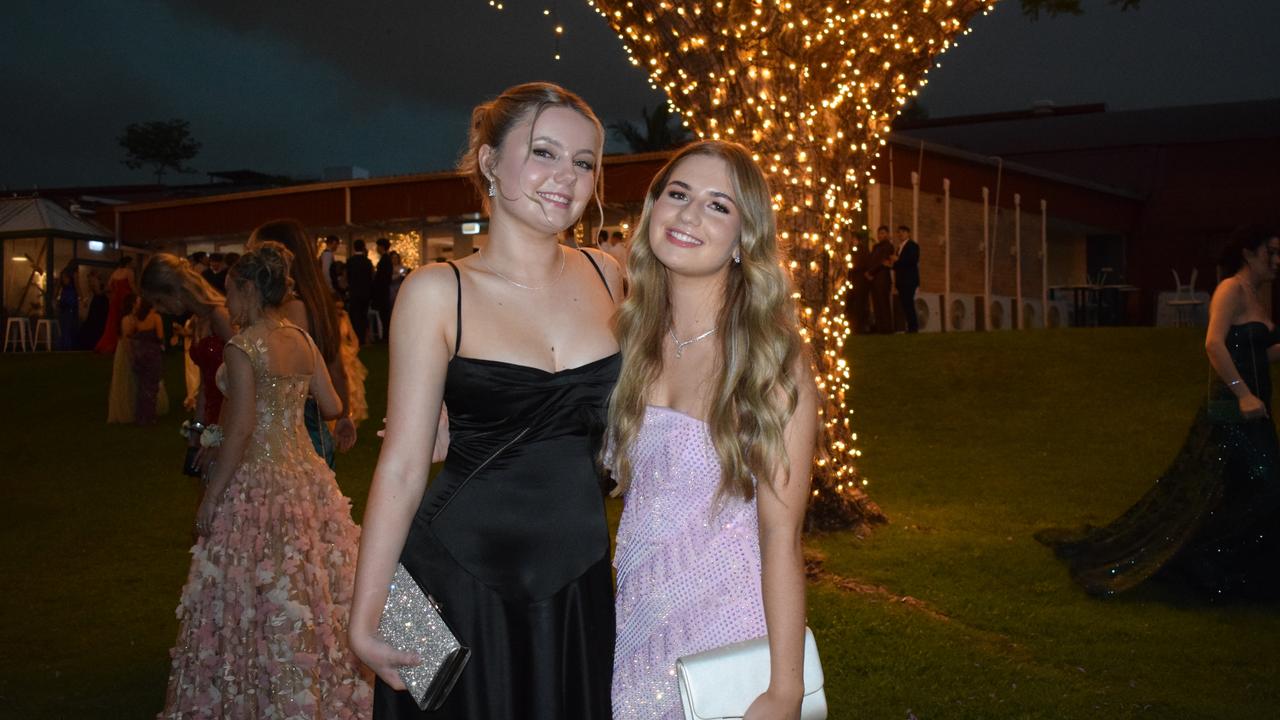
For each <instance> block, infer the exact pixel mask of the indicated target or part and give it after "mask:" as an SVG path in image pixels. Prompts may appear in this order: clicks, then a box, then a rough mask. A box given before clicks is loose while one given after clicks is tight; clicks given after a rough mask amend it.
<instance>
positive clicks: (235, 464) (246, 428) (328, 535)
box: [160, 242, 372, 720]
mask: <svg viewBox="0 0 1280 720" xmlns="http://www.w3.org/2000/svg"><path fill="white" fill-rule="evenodd" d="M290 259H291V257H290V253H289V252H288V250H286V249H284V248H283V247H282V246H281V245H279V244H278V243H272V242H268V243H263V244H262V245H261V246H260V247H259V248H258V249H257V250H254V251H251V252H249V253H247V254H245V255H244V256H243V257H242V258H241V259H240V261H239V262H238V263H236V265H235V266H234V267H232V268H231V271H230V272H229V274H228V277H227V302H228V304H229V306H230V310H231V313H232V316H233V317H234V318H235V320H236V321H237V322H238V323H239V325H240V327H241V328H242V329H241V331H240V332H239V334H237V335H236V336H234V337H233V338H231V341H230V342H229V343H228V344H227V350H226V353H225V367H226V371H225V382H224V385H225V386H224V394H225V396H226V398H225V404H224V406H223V413H222V416H223V423H224V427H223V434H224V435H225V439H224V440H223V442H222V448H221V452H220V453H219V454H218V457H217V459H216V460H215V461H214V463H213V465H212V468H211V470H210V472H209V484H208V488H207V490H206V491H205V494H204V499H203V501H202V502H201V504H200V510H199V512H198V514H197V520H196V529H197V532H198V533H199V539H198V540H197V542H196V545H195V547H194V548H193V549H192V561H191V570H190V574H189V575H188V579H187V584H186V586H185V587H184V588H183V591H182V599H181V602H180V604H179V606H178V618H179V619H180V621H181V626H180V629H179V631H178V641H177V644H176V645H175V646H174V648H173V650H172V652H171V656H172V665H171V669H170V674H169V687H168V692H167V694H166V698H165V708H164V711H163V712H161V713H160V717H161V718H165V719H168V718H173V719H175V720H176V719H177V718H268V717H279V718H326V719H329V718H336V719H349V718H366V717H368V716H369V715H370V712H371V709H370V703H371V700H372V692H371V689H370V686H369V683H368V681H367V679H366V677H365V675H364V671H363V668H362V667H361V666H360V662H359V660H358V659H356V657H355V655H354V654H352V653H351V651H350V650H349V648H348V646H347V641H346V636H347V618H348V613H349V607H350V602H351V589H352V584H353V581H354V572H355V561H356V552H357V545H358V542H359V529H358V528H357V527H356V525H355V523H354V522H352V520H351V514H350V513H351V503H350V501H349V500H348V499H347V498H346V497H344V496H343V495H342V493H341V491H340V490H339V489H338V486H337V483H336V482H335V480H334V476H333V472H332V471H331V470H329V468H328V467H327V466H325V464H324V461H323V460H322V459H320V457H319V456H318V455H316V453H315V451H314V450H313V449H312V447H311V440H310V438H309V437H308V436H307V431H306V427H305V425H304V424H303V419H302V414H303V405H304V404H305V402H306V399H307V396H308V394H311V395H314V396H315V398H316V401H317V403H318V405H319V407H320V410H321V412H323V413H324V414H325V415H328V416H335V415H337V414H338V412H339V411H340V410H341V407H342V404H341V401H340V399H339V398H338V395H337V393H336V392H335V391H334V389H333V384H332V383H331V382H330V381H329V375H328V373H327V372H326V371H325V364H324V360H323V359H322V357H321V355H320V351H319V350H318V349H317V348H316V346H315V343H314V342H312V340H311V338H310V337H309V336H308V335H307V334H306V333H304V332H302V331H301V330H300V329H299V328H298V327H297V326H296V325H293V324H292V323H290V322H289V321H288V320H287V319H286V318H285V316H284V312H283V311H282V310H281V307H280V305H281V303H282V302H283V301H284V300H285V298H286V297H287V294H288V288H289V261H290Z"/></svg>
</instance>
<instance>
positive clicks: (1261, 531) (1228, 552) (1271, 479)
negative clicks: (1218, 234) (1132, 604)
mask: <svg viewBox="0 0 1280 720" xmlns="http://www.w3.org/2000/svg"><path fill="white" fill-rule="evenodd" d="M1224 264H1225V265H1226V266H1227V268H1226V269H1227V270H1228V271H1229V272H1230V271H1234V274H1232V275H1231V276H1230V277H1228V278H1226V279H1225V280H1223V281H1222V282H1221V283H1219V284H1218V287H1217V289H1216V290H1215V291H1214V293H1213V300H1212V302H1211V303H1210V306H1209V330H1208V333H1207V335H1206V337H1205V351H1206V354H1207V355H1208V357H1209V364H1210V366H1211V367H1212V369H1213V375H1214V377H1213V380H1212V382H1211V386H1210V392H1209V396H1208V402H1206V404H1205V405H1204V406H1202V407H1201V408H1200V410H1199V412H1198V413H1196V418H1195V422H1193V423H1192V425H1191V431H1190V433H1189V434H1188V436H1187V440H1186V442H1185V443H1183V446H1182V450H1181V452H1179V453H1178V456H1177V458H1175V459H1174V461H1173V464H1172V465H1171V466H1170V467H1169V469H1168V470H1167V471H1165V474H1164V475H1163V476H1162V477H1161V478H1160V479H1159V481H1158V482H1156V484H1155V485H1154V486H1153V487H1152V488H1151V490H1149V491H1147V494H1146V495H1144V496H1143V497H1142V499H1140V500H1139V501H1138V502H1137V503H1136V504H1135V505H1134V506H1133V507H1131V508H1129V510H1127V511H1126V512H1125V513H1124V514H1123V515H1121V516H1120V517H1119V518H1117V519H1116V520H1115V521H1113V522H1112V523H1111V524H1110V525H1107V526H1106V527H1091V526H1086V527H1084V528H1080V529H1076V530H1063V529H1054V530H1044V531H1041V532H1040V533H1038V534H1037V535H1036V538H1037V539H1038V540H1040V541H1041V542H1043V543H1044V544H1046V545H1049V546H1050V547H1052V548H1053V549H1054V550H1055V552H1057V554H1058V557H1059V558H1061V559H1062V560H1063V562H1065V563H1066V564H1067V567H1068V568H1069V569H1070V571H1071V576H1072V578H1073V579H1075V581H1076V582H1077V583H1079V584H1080V585H1082V586H1083V587H1084V589H1085V590H1086V591H1088V592H1089V593H1090V594H1093V595H1101V596H1110V595H1114V594H1116V593H1118V592H1122V591H1125V590H1128V589H1130V588H1133V587H1135V586H1137V585H1139V584H1140V583H1142V582H1143V581H1145V580H1147V579H1148V578H1150V577H1152V576H1153V575H1156V574H1161V575H1170V576H1181V577H1183V578H1185V579H1186V580H1188V581H1190V582H1191V583H1192V584H1193V585H1195V586H1196V587H1198V588H1199V589H1201V590H1202V591H1204V592H1205V593H1206V594H1207V595H1208V596H1209V597H1211V598H1218V597H1227V596H1241V595H1252V596H1258V595H1267V594H1270V593H1272V592H1274V590H1275V586H1276V583H1277V577H1276V572H1275V561H1276V559H1277V557H1278V555H1277V552H1278V551H1280V542H1277V540H1278V538H1277V537H1276V535H1277V533H1278V532H1280V475H1278V474H1277V471H1276V460H1277V456H1280V445H1278V444H1277V439H1276V428H1275V423H1274V422H1273V420H1272V418H1271V367H1270V363H1271V362H1272V361H1274V360H1276V359H1280V344H1277V343H1280V334H1278V333H1277V331H1276V328H1275V327H1274V326H1273V325H1272V323H1271V320H1270V318H1271V313H1270V312H1269V311H1268V308H1267V306H1266V305H1264V304H1263V303H1262V302H1261V300H1260V298H1261V297H1262V296H1263V295H1264V294H1266V292H1267V291H1266V290H1264V285H1265V284H1266V283H1269V282H1271V281H1272V280H1274V279H1275V277H1276V270H1277V267H1280V237H1277V236H1276V234H1275V233H1274V232H1269V231H1266V230H1262V229H1259V228H1249V229H1245V230H1241V231H1239V232H1237V233H1236V234H1235V235H1234V236H1233V237H1232V242H1231V245H1230V247H1229V249H1228V252H1227V256H1226V258H1225V259H1224Z"/></svg>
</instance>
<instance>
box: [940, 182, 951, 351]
mask: <svg viewBox="0 0 1280 720" xmlns="http://www.w3.org/2000/svg"><path fill="white" fill-rule="evenodd" d="M942 277H943V280H942V331H943V332H950V331H951V181H950V180H948V179H946V178H943V179H942Z"/></svg>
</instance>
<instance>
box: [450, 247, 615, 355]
mask: <svg viewBox="0 0 1280 720" xmlns="http://www.w3.org/2000/svg"><path fill="white" fill-rule="evenodd" d="M445 262H446V263H448V264H449V267H451V268H453V277H454V279H456V280H457V281H458V321H457V326H456V327H455V328H454V331H453V355H454V357H457V355H458V350H459V349H460V348H461V347H462V273H459V272H458V266H457V265H454V264H453V261H452V260H445ZM610 297H613V296H612V295H610Z"/></svg>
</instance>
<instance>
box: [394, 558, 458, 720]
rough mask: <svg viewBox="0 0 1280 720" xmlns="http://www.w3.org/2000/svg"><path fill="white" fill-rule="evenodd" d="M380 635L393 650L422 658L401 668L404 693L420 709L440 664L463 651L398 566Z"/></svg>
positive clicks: (429, 603) (431, 605) (407, 574)
mask: <svg viewBox="0 0 1280 720" xmlns="http://www.w3.org/2000/svg"><path fill="white" fill-rule="evenodd" d="M378 634H380V635H382V639H383V640H386V641H387V644H388V645H390V646H391V647H393V648H395V649H397V650H400V651H401V652H411V653H417V654H418V657H420V658H422V662H421V663H420V664H418V665H411V666H406V667H402V668H400V679H401V680H402V681H403V682H404V685H405V689H407V690H408V691H409V694H410V695H412V696H413V699H414V700H415V701H417V702H418V704H419V705H421V704H422V696H423V695H425V694H426V692H427V689H428V687H430V685H431V681H432V680H434V679H435V676H436V671H437V670H438V669H439V668H440V664H441V663H442V662H444V659H445V658H446V657H448V656H449V655H450V654H451V653H453V652H454V651H455V650H457V649H458V648H459V647H460V645H459V643H458V640H457V639H456V638H455V637H454V636H453V633H452V632H451V631H450V630H449V627H448V626H447V625H445V622H444V619H443V618H441V617H440V612H439V611H438V610H437V609H436V607H435V605H434V604H433V603H432V601H431V600H430V599H428V597H427V595H426V593H424V592H422V589H421V588H419V587H418V583H416V582H414V580H413V577H411V576H410V575H409V571H408V570H405V569H404V565H397V566H396V573H395V575H394V576H392V578H391V587H390V588H389V589H388V591H387V604H386V606H385V607H383V609H382V619H381V620H380V621H379V623H378Z"/></svg>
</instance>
